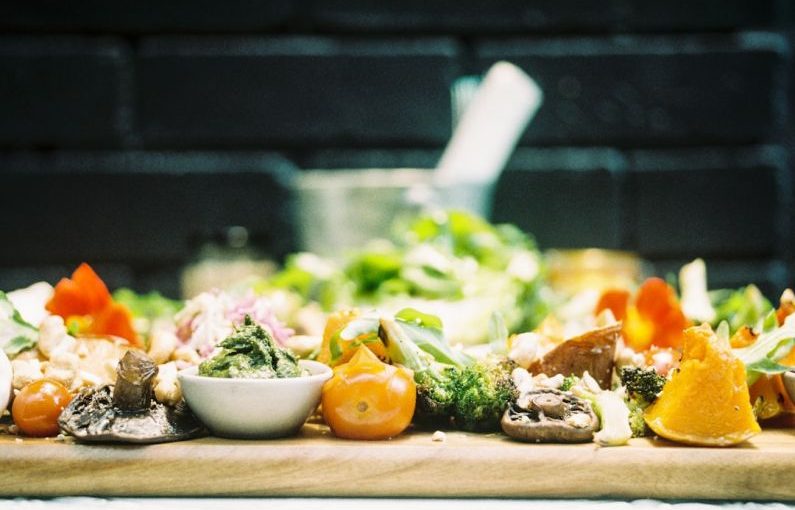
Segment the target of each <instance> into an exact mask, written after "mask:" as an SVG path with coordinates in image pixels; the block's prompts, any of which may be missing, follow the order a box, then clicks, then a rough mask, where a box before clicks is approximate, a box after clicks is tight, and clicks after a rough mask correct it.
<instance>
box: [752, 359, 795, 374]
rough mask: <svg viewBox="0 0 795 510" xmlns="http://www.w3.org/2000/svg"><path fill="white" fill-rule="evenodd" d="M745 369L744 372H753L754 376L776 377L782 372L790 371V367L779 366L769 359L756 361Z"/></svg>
mask: <svg viewBox="0 0 795 510" xmlns="http://www.w3.org/2000/svg"><path fill="white" fill-rule="evenodd" d="M745 369H746V371H750V372H754V373H756V374H766V375H777V374H783V373H784V372H789V371H790V370H792V367H788V366H785V365H780V364H778V363H776V362H775V361H773V360H771V359H769V358H765V359H761V360H759V361H757V362H756V363H752V364H750V365H747V366H746V367H745Z"/></svg>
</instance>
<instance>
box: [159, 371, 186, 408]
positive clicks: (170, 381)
mask: <svg viewBox="0 0 795 510" xmlns="http://www.w3.org/2000/svg"><path fill="white" fill-rule="evenodd" d="M154 387H155V398H156V399H157V401H158V402H161V403H163V404H166V405H169V406H175V405H177V404H178V403H179V401H180V400H182V389H181V388H180V386H179V381H178V380H177V364H176V363H175V362H173V361H171V362H169V363H164V364H162V365H160V366H159V367H158V371H157V375H155V379H154Z"/></svg>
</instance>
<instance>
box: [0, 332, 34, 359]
mask: <svg viewBox="0 0 795 510" xmlns="http://www.w3.org/2000/svg"><path fill="white" fill-rule="evenodd" d="M34 347H36V341H35V340H34V339H33V338H30V337H27V336H22V335H20V336H17V337H14V338H12V339H11V340H9V341H8V342H6V344H5V346H4V347H3V351H5V353H6V354H8V355H9V356H16V355H17V354H19V353H20V352H22V351H27V350H28V349H32V348H34Z"/></svg>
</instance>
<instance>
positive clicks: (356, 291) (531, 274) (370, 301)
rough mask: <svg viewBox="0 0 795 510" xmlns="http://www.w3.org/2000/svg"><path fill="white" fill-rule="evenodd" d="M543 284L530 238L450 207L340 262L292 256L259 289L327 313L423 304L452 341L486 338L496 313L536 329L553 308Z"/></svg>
mask: <svg viewBox="0 0 795 510" xmlns="http://www.w3.org/2000/svg"><path fill="white" fill-rule="evenodd" d="M544 288H545V280H544V266H543V263H542V257H541V254H540V252H539V250H538V247H537V246H536V244H535V241H534V240H533V239H532V238H531V237H530V236H528V235H527V234H525V233H523V232H522V231H521V230H519V229H518V228H516V227H514V226H510V225H492V224H490V223H489V222H487V221H486V220H484V219H482V218H480V217H478V216H475V215H473V214H470V213H467V212H463V211H448V212H437V213H429V214H425V215H421V216H419V217H418V218H417V219H415V220H414V221H413V222H410V223H409V224H408V225H407V226H406V227H405V228H404V229H403V231H402V232H400V233H398V234H397V235H396V238H395V239H393V240H376V241H373V242H371V243H369V244H367V245H366V246H365V247H364V248H362V249H360V250H359V251H357V252H354V253H352V254H351V255H350V256H349V257H348V258H347V259H346V260H344V261H343V262H341V263H335V262H333V261H330V260H325V259H322V258H320V257H318V256H316V255H312V254H308V253H300V254H296V255H293V256H292V257H290V258H289V259H288V260H287V263H286V265H285V267H284V269H283V270H282V271H281V272H279V273H278V274H276V275H275V276H274V277H272V278H270V279H268V280H265V281H261V282H258V283H257V284H256V285H255V287H254V290H255V291H257V292H259V293H268V292H271V291H274V290H288V291H290V292H293V293H295V294H297V295H299V296H300V297H301V300H302V304H307V303H310V302H315V303H319V304H320V305H321V307H322V308H323V309H324V310H325V311H331V310H334V309H335V308H338V307H340V306H356V305H362V306H364V305H366V306H376V307H379V308H382V309H384V310H387V311H391V312H394V311H396V310H398V309H400V308H404V307H406V306H411V307H413V308H420V309H423V310H427V311H429V312H432V313H433V314H435V315H438V316H441V317H442V318H443V319H445V322H446V323H447V324H448V325H449V326H451V327H450V329H449V330H448V334H449V336H450V338H451V339H453V340H454V341H457V342H462V343H465V344H472V343H479V342H484V341H486V340H487V339H488V336H489V331H488V324H489V319H490V317H491V316H492V314H493V313H495V312H497V313H499V314H500V315H501V317H502V319H503V321H504V324H505V326H506V327H507V329H508V330H509V331H519V330H530V329H532V328H534V327H535V326H536V325H537V324H538V323H539V322H540V321H541V320H542V319H543V317H544V316H546V314H547V312H548V309H549V304H548V302H547V299H546V295H547V294H546V293H545V291H544ZM453 319H455V320H453Z"/></svg>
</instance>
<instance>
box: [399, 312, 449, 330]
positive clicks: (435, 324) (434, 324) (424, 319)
mask: <svg viewBox="0 0 795 510" xmlns="http://www.w3.org/2000/svg"><path fill="white" fill-rule="evenodd" d="M395 319H397V320H399V321H403V322H409V323H414V324H416V325H418V326H422V327H423V328H428V329H436V330H439V331H442V319H440V318H439V317H437V316H436V315H431V314H429V313H423V312H420V311H419V310H415V309H414V308H404V309H402V310H400V311H399V312H398V313H396V314H395Z"/></svg>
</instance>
